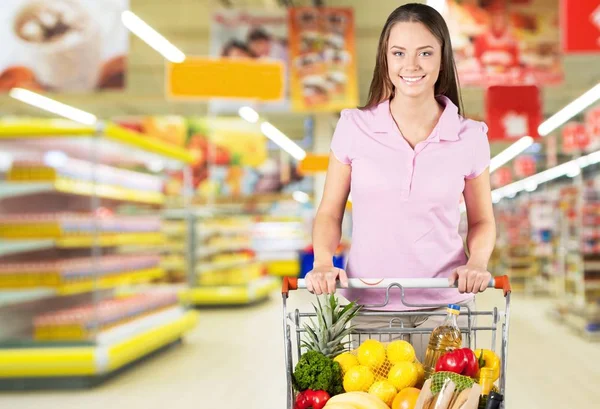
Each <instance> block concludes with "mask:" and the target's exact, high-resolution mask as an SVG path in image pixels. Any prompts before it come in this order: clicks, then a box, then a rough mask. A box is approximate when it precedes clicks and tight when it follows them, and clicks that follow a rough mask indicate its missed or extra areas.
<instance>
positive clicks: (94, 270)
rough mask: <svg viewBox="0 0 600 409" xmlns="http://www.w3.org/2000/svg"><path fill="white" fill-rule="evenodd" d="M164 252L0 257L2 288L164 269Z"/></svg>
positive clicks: (54, 284) (62, 283) (56, 285)
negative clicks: (97, 256)
mask: <svg viewBox="0 0 600 409" xmlns="http://www.w3.org/2000/svg"><path fill="white" fill-rule="evenodd" d="M159 266H160V256H156V255H110V256H104V257H102V258H101V259H98V260H96V259H94V258H93V257H77V258H59V259H53V260H43V261H26V260H23V261H21V260H19V261H5V262H1V261H0V289H4V288H31V287H50V288H61V287H63V286H67V285H73V284H78V283H79V284H80V283H84V282H91V280H94V279H98V280H102V279H110V278H119V277H124V276H127V275H135V274H137V273H144V272H148V271H150V270H154V269H156V270H160V269H159Z"/></svg>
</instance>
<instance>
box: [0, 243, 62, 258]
mask: <svg viewBox="0 0 600 409" xmlns="http://www.w3.org/2000/svg"><path fill="white" fill-rule="evenodd" d="M53 247H54V240H47V239H46V240H26V241H20V240H17V241H15V240H0V257H4V256H10V255H13V254H19V253H27V252H30V251H37V250H44V249H50V248H53Z"/></svg>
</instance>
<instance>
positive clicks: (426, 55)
mask: <svg viewBox="0 0 600 409" xmlns="http://www.w3.org/2000/svg"><path fill="white" fill-rule="evenodd" d="M421 55H422V56H424V57H429V56H430V55H431V52H429V51H423V52H422V53H421Z"/></svg>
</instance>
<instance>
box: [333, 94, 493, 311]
mask: <svg viewBox="0 0 600 409" xmlns="http://www.w3.org/2000/svg"><path fill="white" fill-rule="evenodd" d="M438 101H439V102H440V103H441V104H442V105H443V106H444V111H443V113H442V115H441V117H440V119H439V121H438V124H437V125H436V127H435V128H434V129H433V131H432V133H431V135H429V137H428V138H427V139H426V140H425V141H423V142H420V143H419V144H417V145H416V147H415V149H414V150H413V149H412V148H411V146H410V145H409V143H408V142H407V141H406V140H405V139H404V137H403V136H402V134H401V133H400V131H399V129H398V127H397V126H396V124H395V122H394V119H393V118H392V115H391V113H390V109H389V106H390V104H389V101H385V102H382V103H381V104H379V105H378V106H377V107H375V108H373V109H371V110H366V111H362V110H359V109H348V110H344V111H342V115H341V118H340V120H339V122H338V124H337V127H336V129H335V132H334V135H333V140H332V142H331V150H332V152H333V154H334V155H335V156H336V158H337V159H338V160H339V161H340V162H342V163H344V164H349V165H351V167H352V176H351V192H352V244H351V248H350V251H349V256H348V263H347V266H346V270H347V272H348V275H349V277H353V278H365V279H366V278H402V277H405V278H416V277H419V278H425V277H437V278H440V277H448V276H449V275H450V273H451V272H452V270H453V269H455V268H456V267H459V266H461V265H464V264H465V263H466V262H467V257H466V254H465V250H464V246H463V240H462V238H461V236H460V235H459V232H458V227H459V222H460V209H459V202H460V199H461V195H462V192H463V190H464V187H465V179H471V178H475V177H477V176H478V175H480V174H481V173H482V172H483V171H484V170H485V169H486V168H487V167H488V165H489V162H490V147H489V142H488V139H487V134H486V132H487V126H486V125H485V124H484V123H483V122H476V121H473V120H469V119H465V118H463V117H461V116H460V115H459V114H458V109H457V107H456V106H455V105H454V104H453V103H452V102H451V101H450V100H449V99H448V98H446V97H439V98H438ZM341 293H342V294H343V295H344V296H346V297H347V298H348V299H349V300H357V301H358V302H359V303H361V304H363V305H364V304H381V303H383V301H384V296H385V291H384V292H383V293H382V292H381V291H380V290H344V291H342V292H341ZM391 294H392V299H391V301H390V304H389V305H388V308H387V309H394V310H406V309H412V308H407V307H404V306H403V305H402V304H401V302H400V291H399V290H398V289H394V290H392V292H391ZM471 298H472V295H468V294H460V293H459V292H458V290H456V289H442V290H439V289H433V290H431V289H430V290H406V301H407V302H409V303H412V304H437V305H440V304H447V303H451V302H462V301H466V300H469V299H471Z"/></svg>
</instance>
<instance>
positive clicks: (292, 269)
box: [265, 260, 300, 277]
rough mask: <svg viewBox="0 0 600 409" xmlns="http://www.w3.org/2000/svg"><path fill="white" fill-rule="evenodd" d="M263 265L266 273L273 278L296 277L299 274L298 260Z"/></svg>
mask: <svg viewBox="0 0 600 409" xmlns="http://www.w3.org/2000/svg"><path fill="white" fill-rule="evenodd" d="M265 265H266V267H267V273H268V274H269V275H272V276H275V277H297V276H298V274H299V273H300V265H299V262H298V260H273V261H269V262H267V263H265Z"/></svg>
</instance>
